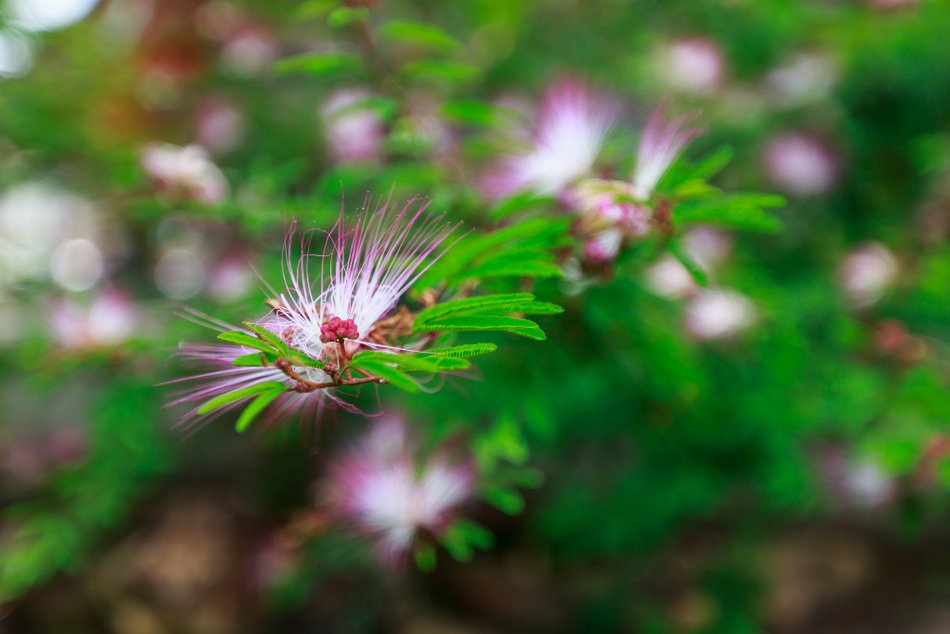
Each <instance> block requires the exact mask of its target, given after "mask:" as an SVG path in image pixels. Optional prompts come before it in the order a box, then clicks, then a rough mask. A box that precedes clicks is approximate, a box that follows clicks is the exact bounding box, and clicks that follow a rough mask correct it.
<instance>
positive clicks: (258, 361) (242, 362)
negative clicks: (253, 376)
mask: <svg viewBox="0 0 950 634" xmlns="http://www.w3.org/2000/svg"><path fill="white" fill-rule="evenodd" d="M276 360H277V355H274V354H270V353H268V352H252V353H251V354H245V355H243V356H240V357H238V358H237V359H235V360H234V361H232V362H231V365H236V366H239V367H253V366H264V365H269V364H271V363H273V362H274V361H276Z"/></svg>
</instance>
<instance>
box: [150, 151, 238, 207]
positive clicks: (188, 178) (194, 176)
mask: <svg viewBox="0 0 950 634" xmlns="http://www.w3.org/2000/svg"><path fill="white" fill-rule="evenodd" d="M140 162H141V164H142V167H143V168H144V169H145V172H146V173H147V174H148V175H149V177H150V178H151V179H152V180H153V181H154V182H155V184H156V185H157V186H158V187H159V188H161V189H163V190H165V191H168V192H171V193H176V194H184V195H186V196H190V197H192V198H194V199H195V200H198V201H201V202H203V203H208V204H211V205H214V204H218V203H220V202H222V201H223V200H224V199H225V198H227V196H228V191H229V189H230V188H229V186H228V181H227V179H226V178H225V177H224V174H223V173H222V172H221V170H220V169H219V168H218V166H217V165H215V164H214V163H213V162H212V161H211V158H210V157H209V156H208V153H207V152H206V151H205V149H204V148H203V147H201V146H200V145H187V146H185V147H178V146H175V145H170V144H168V143H150V144H149V145H147V146H145V149H144V150H142V154H141V157H140Z"/></svg>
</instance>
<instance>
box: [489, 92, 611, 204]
mask: <svg viewBox="0 0 950 634" xmlns="http://www.w3.org/2000/svg"><path fill="white" fill-rule="evenodd" d="M618 113H619V108H618V106H617V105H616V104H615V103H613V102H612V101H611V100H610V99H608V98H606V97H604V96H603V95H599V94H597V93H594V92H592V91H591V90H590V89H589V88H588V86H587V84H585V83H583V82H582V81H580V80H577V79H573V78H562V79H559V80H557V81H555V82H554V83H553V84H551V86H550V87H549V88H548V89H547V91H546V92H545V94H544V97H543V99H542V101H541V104H540V106H539V107H538V113H537V116H536V120H535V127H534V131H533V134H532V137H531V140H530V148H529V149H528V151H527V152H525V153H522V154H513V155H509V156H506V157H504V158H503V159H502V160H501V162H500V164H499V165H498V166H497V167H496V168H495V169H494V170H493V171H492V172H490V173H489V174H488V175H487V176H486V177H485V179H484V180H483V183H482V189H483V191H484V193H485V195H486V196H488V197H490V198H502V197H504V196H508V195H510V194H512V193H515V192H517V191H521V190H534V191H535V192H537V193H539V194H559V193H560V192H561V191H562V190H563V189H564V188H565V187H567V186H568V185H570V184H571V183H572V182H573V181H575V180H576V179H578V178H580V177H582V176H584V175H587V174H589V173H590V171H591V169H592V168H593V166H594V161H596V160H597V156H598V154H599V153H600V149H601V146H602V144H603V142H604V139H605V138H606V136H607V134H608V133H609V132H610V129H611V127H612V126H613V123H614V120H615V119H616V117H617V114H618Z"/></svg>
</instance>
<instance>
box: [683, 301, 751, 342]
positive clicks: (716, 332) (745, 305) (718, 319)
mask: <svg viewBox="0 0 950 634" xmlns="http://www.w3.org/2000/svg"><path fill="white" fill-rule="evenodd" d="M756 318H757V315H756V309H755V305H754V304H753V303H752V302H751V301H749V299H748V298H746V297H745V296H744V295H740V294H739V293H736V292H735V291H728V290H722V289H703V290H701V291H699V292H698V293H697V294H696V295H695V296H694V297H693V298H692V299H691V300H690V303H689V305H688V306H687V308H686V321H685V325H686V331H687V332H688V333H689V334H690V335H691V336H693V337H695V338H696V339H699V340H710V339H724V338H727V337H731V336H732V335H735V334H737V333H739V332H741V331H743V330H745V329H746V328H748V327H749V326H751V325H753V324H754V323H755V321H756Z"/></svg>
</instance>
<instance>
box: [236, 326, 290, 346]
mask: <svg viewBox="0 0 950 634" xmlns="http://www.w3.org/2000/svg"><path fill="white" fill-rule="evenodd" d="M242 323H243V324H244V327H245V328H247V329H248V330H250V331H251V332H253V333H254V334H255V335H257V337H258V338H259V339H263V340H264V341H266V342H267V343H269V344H271V345H272V346H274V348H275V349H276V350H279V351H281V352H285V353H286V352H287V351H288V347H287V342H286V341H284V340H283V339H281V338H280V337H279V336H277V334H276V333H273V332H271V331H270V330H268V329H267V328H264V327H263V326H261V325H260V324H255V323H254V322H253V321H245V322H242Z"/></svg>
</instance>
